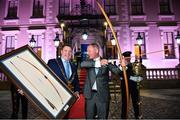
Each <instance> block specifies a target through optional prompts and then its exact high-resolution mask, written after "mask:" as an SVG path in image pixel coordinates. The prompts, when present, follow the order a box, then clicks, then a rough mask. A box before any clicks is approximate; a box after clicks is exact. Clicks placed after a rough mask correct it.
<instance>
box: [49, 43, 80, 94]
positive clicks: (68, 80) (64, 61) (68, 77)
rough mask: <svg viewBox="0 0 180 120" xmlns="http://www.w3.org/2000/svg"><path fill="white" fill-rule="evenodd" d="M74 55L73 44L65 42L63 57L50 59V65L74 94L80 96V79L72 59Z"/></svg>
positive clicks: (62, 51)
mask: <svg viewBox="0 0 180 120" xmlns="http://www.w3.org/2000/svg"><path fill="white" fill-rule="evenodd" d="M71 57H72V48H71V46H69V45H67V44H65V45H63V47H62V50H61V57H59V58H57V59H50V60H49V61H48V66H49V67H50V68H51V70H52V71H53V72H54V73H55V74H56V75H57V76H58V77H59V78H60V79H61V80H62V81H63V82H64V83H65V84H67V85H68V87H70V89H71V90H72V91H74V94H75V95H76V96H77V97H79V91H80V86H79V79H78V74H77V68H76V66H75V65H74V64H73V63H72V62H71V61H70V60H71Z"/></svg>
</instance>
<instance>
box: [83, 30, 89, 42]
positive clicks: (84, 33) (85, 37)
mask: <svg viewBox="0 0 180 120" xmlns="http://www.w3.org/2000/svg"><path fill="white" fill-rule="evenodd" d="M87 38H88V34H87V32H86V31H84V32H83V34H82V39H83V40H87Z"/></svg>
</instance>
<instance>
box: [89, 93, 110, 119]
mask: <svg viewBox="0 0 180 120" xmlns="http://www.w3.org/2000/svg"><path fill="white" fill-rule="evenodd" d="M85 107H86V118H87V119H94V118H96V115H97V117H98V118H99V119H107V118H108V113H109V102H101V101H99V99H98V96H97V92H92V97H91V99H86V103H85Z"/></svg>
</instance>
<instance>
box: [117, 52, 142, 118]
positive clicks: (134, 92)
mask: <svg viewBox="0 0 180 120" xmlns="http://www.w3.org/2000/svg"><path fill="white" fill-rule="evenodd" d="M122 55H123V56H124V58H123V60H122V63H121V65H122V66H126V73H127V79H128V86H129V94H130V96H131V99H132V103H133V108H134V116H135V118H136V119H139V117H140V113H139V109H140V108H139V95H138V92H139V91H138V88H137V81H138V80H139V81H141V80H142V77H140V76H139V75H138V76H137V75H136V74H135V71H133V63H131V51H126V52H124V53H123V54H122ZM136 67H137V66H136ZM120 70H121V72H120V76H121V77H120V79H121V97H122V110H121V118H122V119H125V118H126V114H127V113H126V112H127V108H126V105H127V104H128V103H126V102H127V100H126V88H125V80H124V76H123V72H122V67H121V66H120Z"/></svg>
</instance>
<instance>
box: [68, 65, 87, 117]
mask: <svg viewBox="0 0 180 120" xmlns="http://www.w3.org/2000/svg"><path fill="white" fill-rule="evenodd" d="M86 74H87V73H86V69H81V71H80V73H79V84H80V89H81V91H80V98H79V99H78V100H77V101H76V102H75V103H74V105H73V106H72V107H71V109H70V112H69V114H68V119H85V99H84V96H83V95H82V88H83V86H84V81H85V79H86Z"/></svg>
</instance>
